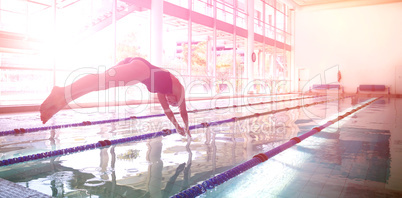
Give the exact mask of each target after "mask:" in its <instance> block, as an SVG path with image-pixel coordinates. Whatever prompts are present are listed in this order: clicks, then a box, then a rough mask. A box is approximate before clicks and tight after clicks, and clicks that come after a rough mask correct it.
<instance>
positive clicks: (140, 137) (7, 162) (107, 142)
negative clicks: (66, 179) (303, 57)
mask: <svg viewBox="0 0 402 198" xmlns="http://www.w3.org/2000/svg"><path fill="white" fill-rule="evenodd" d="M348 97H351V96H348ZM348 97H343V98H335V99H330V100H324V101H320V102H313V103H310V104H305V105H298V106H295V107H291V108H284V109H279V110H273V111H268V112H264V113H258V114H252V115H249V116H242V117H233V118H230V119H226V120H220V121H215V122H209V123H206V122H205V123H201V124H197V125H193V126H190V127H189V130H194V129H198V128H206V127H210V126H216V125H220V124H223V123H228V122H235V121H238V120H244V119H249V118H252V117H256V116H262V115H268V114H275V113H278V112H282V111H288V110H292V109H298V108H301V107H308V106H312V105H317V104H322V103H325V102H331V101H335V100H340V99H344V98H348ZM173 133H177V131H176V129H163V130H162V131H158V132H154V133H148V134H143V135H137V136H131V137H125V138H120V139H114V140H100V141H98V142H97V143H93V144H87V145H81V146H76V147H70V148H64V149H58V150H53V151H47V152H42V153H37V154H31V155H25V156H20V157H15V158H10V159H4V160H0V167H1V166H7V165H12V164H18V163H22V162H27V161H32V160H37V159H45V158H48V157H56V156H62V155H68V154H72V153H78V152H81V151H85V150H92V149H95V148H102V147H108V146H111V145H115V144H123V143H127V142H133V141H141V140H146V139H151V138H155V137H159V136H167V135H171V134H173Z"/></svg>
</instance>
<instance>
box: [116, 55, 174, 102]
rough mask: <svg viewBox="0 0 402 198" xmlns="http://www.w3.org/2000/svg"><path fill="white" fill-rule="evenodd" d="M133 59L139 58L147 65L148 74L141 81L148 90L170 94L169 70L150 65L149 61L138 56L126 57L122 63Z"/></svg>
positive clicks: (170, 79) (170, 80)
mask: <svg viewBox="0 0 402 198" xmlns="http://www.w3.org/2000/svg"><path fill="white" fill-rule="evenodd" d="M133 60H140V61H142V62H143V63H145V64H146V65H147V66H148V67H149V71H150V76H149V78H147V79H145V80H143V81H142V83H143V84H144V85H145V86H147V89H148V91H149V92H152V93H161V94H172V78H171V77H170V72H168V71H165V70H162V69H161V68H159V67H156V66H154V65H152V64H151V63H150V62H148V61H147V60H145V59H143V58H140V57H136V58H126V59H124V61H123V62H122V63H123V64H127V63H130V62H131V61H133Z"/></svg>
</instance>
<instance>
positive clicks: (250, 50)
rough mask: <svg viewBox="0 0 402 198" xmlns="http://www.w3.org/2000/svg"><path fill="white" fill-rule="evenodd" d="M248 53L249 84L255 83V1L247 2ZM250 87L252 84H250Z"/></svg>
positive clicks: (247, 70)
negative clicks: (253, 58)
mask: <svg viewBox="0 0 402 198" xmlns="http://www.w3.org/2000/svg"><path fill="white" fill-rule="evenodd" d="M247 13H248V17H247V53H246V56H247V58H246V60H245V61H246V63H247V64H246V68H245V71H246V72H247V78H248V83H251V82H252V81H253V79H254V78H253V75H254V63H253V60H252V54H253V52H254V0H247ZM248 85H250V84H248Z"/></svg>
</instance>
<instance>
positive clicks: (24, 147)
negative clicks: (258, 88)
mask: <svg viewBox="0 0 402 198" xmlns="http://www.w3.org/2000/svg"><path fill="white" fill-rule="evenodd" d="M297 97H300V96H297V95H282V96H275V97H258V98H246V99H245V98H241V99H233V98H232V99H219V100H216V101H213V102H210V101H192V102H191V104H190V105H188V107H189V108H192V109H203V108H209V107H215V106H220V107H224V106H228V105H238V106H239V105H240V104H247V103H259V102H261V101H270V100H281V99H284V98H297ZM333 97H335V96H328V97H324V98H322V97H317V98H308V99H307V98H306V99H303V100H292V101H287V102H278V103H276V102H273V103H270V104H263V105H254V106H247V107H242V108H240V107H237V108H228V109H214V110H209V111H202V112H197V113H191V114H190V115H189V117H190V122H191V125H194V124H199V123H202V122H210V121H216V120H224V119H229V118H232V117H236V116H245V115H250V114H255V113H262V112H266V111H270V110H274V109H283V108H286V107H289V106H297V105H303V104H307V103H313V102H317V101H323V100H326V99H331V98H333ZM367 99H368V98H367ZM364 100H365V98H363V99H359V100H357V102H356V99H354V98H346V99H343V100H339V101H333V102H329V103H323V104H317V105H312V106H309V107H306V108H302V109H294V110H289V111H283V112H279V113H276V114H269V115H264V116H259V117H252V118H250V119H245V120H241V121H236V122H234V123H225V124H222V125H216V126H210V127H208V128H201V129H195V130H193V131H192V136H193V137H192V140H191V141H190V140H187V139H186V138H184V137H182V136H180V135H178V134H172V135H168V136H165V137H157V138H153V139H148V140H141V141H136V142H127V143H124V144H117V145H112V146H109V147H104V148H100V149H91V150H86V151H82V152H78V153H73V154H69V155H62V156H58V157H51V158H46V159H43V160H34V161H30V162H24V163H19V164H13V165H8V166H2V167H0V177H1V178H4V179H7V180H10V181H12V182H15V183H17V184H20V185H22V186H26V187H29V188H32V189H35V190H37V191H40V192H42V193H45V194H47V195H50V196H53V197H169V196H172V195H174V194H176V193H178V192H180V191H181V190H184V189H187V188H189V187H191V186H192V185H194V184H197V183H199V182H201V181H204V180H206V179H208V178H210V177H212V176H214V175H216V174H219V173H221V172H223V171H226V170H228V169H230V168H232V167H234V166H236V165H238V164H240V163H242V162H244V161H246V160H248V159H250V158H252V156H254V155H255V154H257V153H261V152H265V151H267V150H270V149H272V148H274V147H276V146H278V145H280V144H282V143H284V142H285V141H288V140H289V139H290V138H292V137H294V136H297V135H298V134H302V133H304V132H306V131H308V130H310V129H311V128H313V127H315V126H317V125H319V123H320V122H322V121H323V120H325V119H327V118H329V117H330V116H332V115H335V114H339V113H340V112H342V111H344V110H347V109H348V108H350V107H352V106H353V105H355V104H359V103H360V102H362V101H364ZM400 105H401V100H400V99H390V100H387V99H383V100H380V101H379V102H376V103H375V104H373V105H370V106H368V107H367V108H365V109H362V110H361V111H359V112H357V113H356V114H353V115H350V116H348V117H347V118H345V120H343V121H342V122H340V123H338V124H337V125H334V126H333V127H331V128H329V129H328V130H326V131H323V132H320V133H319V134H317V135H315V136H313V137H310V138H309V139H307V140H306V141H303V142H302V143H300V144H298V145H296V146H294V147H292V148H290V149H288V150H286V151H284V152H283V153H281V154H279V155H277V156H275V157H273V158H272V159H270V160H268V161H267V162H265V163H263V164H260V165H258V166H256V167H254V168H252V169H250V170H249V171H247V172H245V173H244V174H241V175H240V176H238V177H236V178H234V179H232V180H229V181H228V182H226V183H224V184H222V185H221V186H218V187H217V188H216V189H213V190H211V191H208V192H207V193H206V194H204V195H202V196H204V197H244V196H249V195H253V196H256V197H260V196H262V197H280V196H282V197H314V196H315V197H318V196H322V195H331V196H329V197H340V196H349V195H351V194H353V193H356V192H360V193H361V192H371V191H373V189H374V191H375V192H376V193H377V194H380V195H387V196H398V195H401V194H400V191H398V189H401V187H402V185H401V181H400V178H399V177H398V172H397V171H398V170H400V168H402V167H400V166H398V165H399V164H400V163H399V164H398V163H396V162H398V160H400V159H401V156H400V155H401V154H400V153H398V151H399V152H400V149H401V148H400V146H399V142H398V141H400V139H401V137H400V136H398V134H397V133H396V132H395V131H397V130H398V129H399V130H400V129H401V128H400V125H398V124H397V123H398V122H397V121H398V120H397V119H399V118H400V116H399V118H398V117H394V116H396V115H395V112H396V109H397V108H394V106H398V107H400ZM137 108H144V109H150V110H149V111H142V112H140V113H138V112H136V111H137V110H138V109H137ZM109 110H110V109H109ZM160 112H161V109H160V108H159V107H158V106H155V107H153V106H147V107H139V106H135V107H130V108H124V109H120V108H115V109H112V112H107V111H103V112H102V111H101V112H99V109H84V110H80V112H74V111H63V112H62V113H61V114H60V115H57V116H56V117H55V118H54V119H53V120H52V121H51V122H53V123H50V125H55V124H63V123H74V122H75V121H77V122H79V121H83V120H91V121H92V120H101V119H109V118H116V117H127V116H132V115H133V114H134V113H135V115H147V114H157V113H160ZM399 113H400V112H399ZM376 114H381V115H383V116H375V115H376ZM38 116H39V115H37V114H36V113H24V114H14V115H2V116H1V120H0V122H1V123H2V126H3V125H4V126H5V127H4V130H7V129H13V128H21V127H29V126H32V125H38V124H37V122H38ZM385 118H394V119H385ZM164 128H172V126H171V125H170V124H169V122H168V121H167V119H166V118H165V117H155V118H149V119H142V120H136V119H134V120H129V121H123V122H114V123H108V124H101V125H92V126H80V127H71V128H62V129H55V130H47V131H40V132H33V133H25V134H19V135H7V136H0V142H1V153H2V154H1V159H9V158H12V157H18V156H21V155H29V154H33V153H40V152H44V151H49V150H57V149H62V148H68V147H74V146H79V145H85V144H89V143H95V142H98V141H99V140H104V139H118V138H122V137H130V136H133V135H139V134H144V133H149V132H155V131H159V130H162V129H164ZM395 133H396V135H394V134H395ZM398 138H399V139H398ZM395 141H396V142H395ZM387 142H388V144H387ZM398 146H399V147H398ZM398 149H399V150H398ZM384 150H385V151H384ZM386 151H388V152H386ZM391 159H392V160H391ZM395 163H396V164H395ZM398 168H399V169H398ZM378 172H379V173H378ZM399 175H400V174H399ZM367 189H368V190H367ZM370 189H371V190H370Z"/></svg>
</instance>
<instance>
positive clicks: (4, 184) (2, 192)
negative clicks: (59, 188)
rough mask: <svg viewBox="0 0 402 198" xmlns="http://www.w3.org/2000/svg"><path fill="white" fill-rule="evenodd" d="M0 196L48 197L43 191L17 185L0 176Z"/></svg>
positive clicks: (21, 197)
mask: <svg viewBox="0 0 402 198" xmlns="http://www.w3.org/2000/svg"><path fill="white" fill-rule="evenodd" d="M0 197H2V198H7V197H10V198H12V197H19V198H26V197H32V198H33V197H35V198H42V197H43V198H45V197H46V198H47V197H50V196H48V195H45V194H43V193H40V192H38V191H36V190H32V189H29V188H26V187H24V186H21V185H18V184H16V183H13V182H10V181H7V180H5V179H1V178H0Z"/></svg>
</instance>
